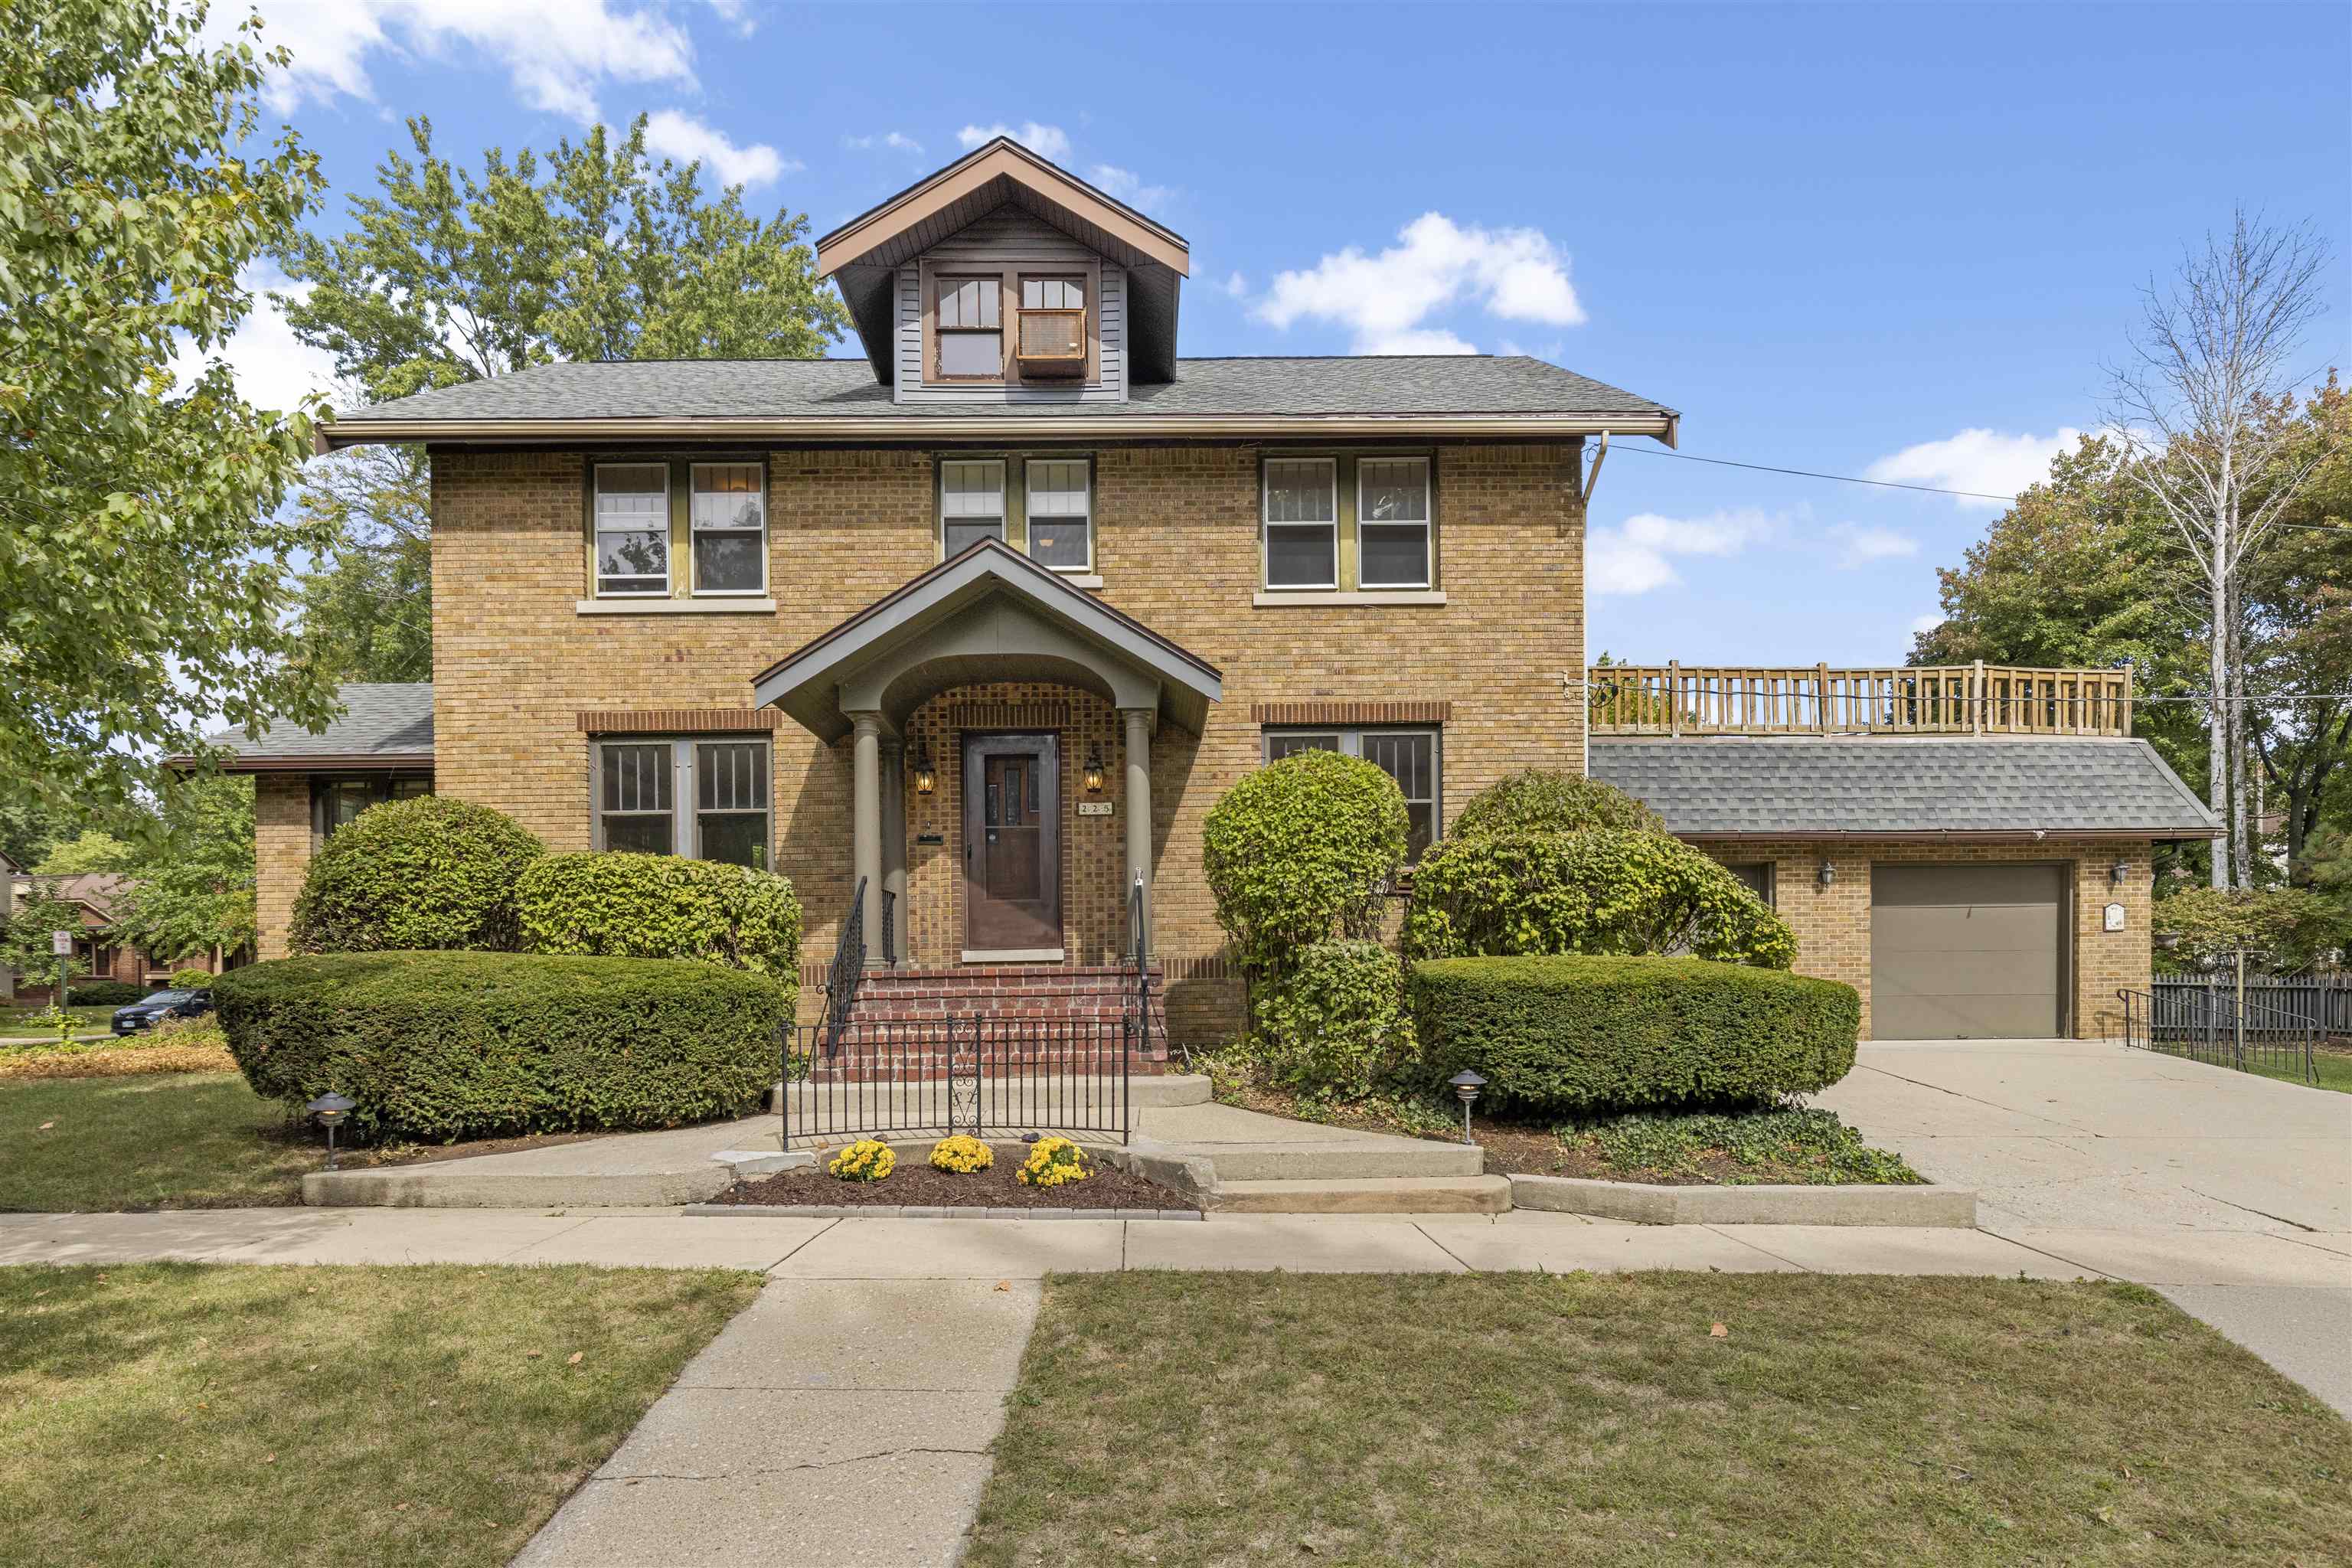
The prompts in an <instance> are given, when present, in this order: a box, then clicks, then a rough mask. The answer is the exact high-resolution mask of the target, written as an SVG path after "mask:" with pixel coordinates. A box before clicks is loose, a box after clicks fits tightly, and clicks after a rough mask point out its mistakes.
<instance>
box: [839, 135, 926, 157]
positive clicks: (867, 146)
mask: <svg viewBox="0 0 2352 1568" xmlns="http://www.w3.org/2000/svg"><path fill="white" fill-rule="evenodd" d="M841 144H842V145H843V146H845V147H846V148H848V149H849V150H850V151H851V152H853V153H870V152H872V151H874V149H876V148H877V147H879V148H882V149H883V150H885V151H886V152H891V153H919V152H921V151H922V150H923V144H922V143H921V142H918V141H916V140H915V139H914V138H913V137H911V136H908V135H907V134H905V133H904V132H898V131H885V132H881V133H880V134H879V135H876V136H845V137H843V138H842V139H841Z"/></svg>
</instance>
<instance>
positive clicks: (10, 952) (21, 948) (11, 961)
mask: <svg viewBox="0 0 2352 1568" xmlns="http://www.w3.org/2000/svg"><path fill="white" fill-rule="evenodd" d="M81 929H82V908H81V906H80V905H79V904H78V903H76V902H74V901H73V900H71V899H67V898H62V897H60V896H58V885H57V883H56V882H55V881H54V880H51V879H37V880H35V881H34V882H33V884H32V885H31V886H30V887H29V888H27V889H26V893H25V897H24V898H23V899H21V900H18V901H17V903H16V908H15V909H14V910H0V970H5V971H8V972H10V973H15V974H16V975H18V976H20V977H22V978H23V979H26V980H28V981H32V982H34V983H36V984H38V983H40V982H41V981H43V980H45V979H46V980H55V979H56V978H57V974H58V959H57V956H56V955H55V954H54V953H52V952H50V951H49V937H50V933H51V932H53V931H80V930H81ZM66 972H67V973H68V974H69V975H71V974H87V973H89V963H88V962H87V961H86V960H83V959H80V958H74V959H69V960H68V961H67V971H66Z"/></svg>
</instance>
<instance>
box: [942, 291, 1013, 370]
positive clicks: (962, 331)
mask: <svg viewBox="0 0 2352 1568" xmlns="http://www.w3.org/2000/svg"><path fill="white" fill-rule="evenodd" d="M936 287H937V289H938V292H937V295H936V296H935V298H936V300H937V302H938V312H937V314H936V315H935V316H934V317H933V320H932V327H933V331H932V338H933V341H934V342H936V344H937V345H938V346H937V348H936V350H935V352H936V353H937V355H938V365H937V368H936V371H935V374H938V375H940V376H941V377H943V378H944V377H953V376H961V377H964V378H966V379H971V378H984V379H987V380H996V379H999V378H1001V377H1002V376H1003V374H1004V324H1003V290H1004V280H1003V279H1002V278H1001V277H993V276H992V277H987V278H941V279H937V280H936Z"/></svg>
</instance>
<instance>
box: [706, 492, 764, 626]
mask: <svg viewBox="0 0 2352 1568" xmlns="http://www.w3.org/2000/svg"><path fill="white" fill-rule="evenodd" d="M760 480H761V465H759V464H758V463H697V464H695V465H694V506H693V517H692V521H693V525H694V591H695V592H696V593H698V594H763V593H765V592H767V588H768V548H767V538H768V497H767V491H766V488H765V487H764V486H763V485H761V482H760Z"/></svg>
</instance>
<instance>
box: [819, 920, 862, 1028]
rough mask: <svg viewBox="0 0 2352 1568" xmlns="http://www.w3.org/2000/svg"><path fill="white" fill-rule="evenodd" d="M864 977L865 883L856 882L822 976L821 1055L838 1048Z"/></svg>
mask: <svg viewBox="0 0 2352 1568" xmlns="http://www.w3.org/2000/svg"><path fill="white" fill-rule="evenodd" d="M865 976H866V879H865V878H863V877H860V878H858V879H857V891H856V892H855V893H853V894H851V895H850V900H849V917H848V918H847V919H846V920H845V921H842V923H841V940H840V941H839V942H835V944H834V950H833V967H832V968H830V969H828V970H826V971H825V975H824V1054H825V1055H826V1056H828V1057H830V1056H832V1055H833V1054H834V1053H835V1051H836V1050H838V1049H839V1048H840V1045H841V1031H842V1030H844V1029H845V1028H847V1027H848V1026H849V1010H850V1008H851V1007H852V1006H854V1005H856V1001H857V983H858V982H859V981H860V980H862V979H864V978H865Z"/></svg>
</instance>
